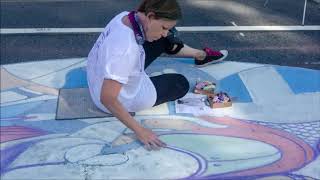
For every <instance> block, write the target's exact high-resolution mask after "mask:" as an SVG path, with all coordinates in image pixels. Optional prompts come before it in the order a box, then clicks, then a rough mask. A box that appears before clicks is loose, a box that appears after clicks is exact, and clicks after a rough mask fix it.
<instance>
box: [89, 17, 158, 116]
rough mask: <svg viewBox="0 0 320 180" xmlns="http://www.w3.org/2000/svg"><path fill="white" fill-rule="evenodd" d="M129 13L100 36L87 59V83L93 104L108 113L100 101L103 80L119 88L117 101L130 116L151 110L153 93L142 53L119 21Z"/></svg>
mask: <svg viewBox="0 0 320 180" xmlns="http://www.w3.org/2000/svg"><path fill="white" fill-rule="evenodd" d="M128 13H129V12H122V13H120V14H119V15H117V16H115V17H114V18H113V19H112V20H111V21H110V22H109V24H108V25H107V26H106V27H105V29H104V31H103V32H102V33H101V34H100V36H99V38H98V40H97V41H96V43H95V45H94V46H93V48H92V49H91V51H90V53H89V55H88V63H87V80H88V86H89V91H90V94H91V98H92V100H93V102H94V104H95V105H96V106H97V107H98V108H99V109H101V110H103V111H105V112H110V111H109V110H108V109H107V108H106V107H105V106H104V105H103V104H102V103H101V101H100V97H101V88H102V84H103V81H104V79H111V80H115V81H117V82H119V83H121V84H122V88H121V90H120V93H119V96H118V100H119V101H120V102H121V103H122V105H123V106H124V107H125V109H126V110H127V111H129V112H137V111H140V110H143V109H146V108H150V107H152V106H153V105H154V104H155V102H156V98H157V94H156V89H155V87H154V85H153V83H152V82H151V80H150V78H149V76H148V75H147V74H146V72H145V71H144V64H145V52H144V49H143V46H142V45H139V44H137V42H136V39H135V35H134V32H133V30H132V29H130V28H129V27H128V26H126V25H125V24H123V22H122V19H123V17H124V16H126V15H128Z"/></svg>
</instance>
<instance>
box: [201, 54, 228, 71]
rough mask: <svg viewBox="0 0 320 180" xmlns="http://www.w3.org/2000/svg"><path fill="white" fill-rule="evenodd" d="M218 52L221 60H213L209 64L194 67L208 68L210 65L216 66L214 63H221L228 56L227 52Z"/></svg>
mask: <svg viewBox="0 0 320 180" xmlns="http://www.w3.org/2000/svg"><path fill="white" fill-rule="evenodd" d="M220 52H221V53H222V54H223V57H222V58H221V59H219V60H215V61H211V62H209V63H207V64H202V65H195V67H198V68H201V67H205V66H208V65H210V64H216V63H219V62H221V61H223V60H224V59H225V58H226V57H227V56H228V51H227V50H221V51H220Z"/></svg>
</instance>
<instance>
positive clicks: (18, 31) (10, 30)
mask: <svg viewBox="0 0 320 180" xmlns="http://www.w3.org/2000/svg"><path fill="white" fill-rule="evenodd" d="M103 29H104V28H2V29H0V34H41V33H48V34H50V33H54V34H60V33H100V32H102V31H103ZM177 30H178V31H181V32H216V31H319V30H320V25H312V26H184V27H177Z"/></svg>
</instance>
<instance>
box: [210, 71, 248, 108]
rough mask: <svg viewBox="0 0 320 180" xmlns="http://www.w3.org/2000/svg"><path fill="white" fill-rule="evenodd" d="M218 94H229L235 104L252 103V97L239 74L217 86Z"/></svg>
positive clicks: (221, 81)
mask: <svg viewBox="0 0 320 180" xmlns="http://www.w3.org/2000/svg"><path fill="white" fill-rule="evenodd" d="M216 91H217V92H218V91H224V92H227V93H228V94H229V95H230V96H231V97H232V98H234V101H235V102H243V103H247V102H252V99H251V96H250V94H249V92H248V90H247V88H246V86H245V85H244V84H243V82H242V80H241V79H240V77H239V75H238V74H234V75H231V76H228V77H226V78H224V79H222V80H220V81H219V82H218V84H217V90H216Z"/></svg>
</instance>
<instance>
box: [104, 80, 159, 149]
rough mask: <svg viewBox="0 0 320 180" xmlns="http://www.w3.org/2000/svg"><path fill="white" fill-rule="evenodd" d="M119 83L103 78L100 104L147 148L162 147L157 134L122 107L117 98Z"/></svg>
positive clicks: (119, 88)
mask: <svg viewBox="0 0 320 180" xmlns="http://www.w3.org/2000/svg"><path fill="white" fill-rule="evenodd" d="M121 87H122V85H121V83H119V82H117V81H114V80H109V79H105V80H104V81H103V84H102V91H101V102H102V104H103V105H104V106H105V107H106V108H107V109H108V110H109V111H110V112H111V113H112V114H113V115H114V116H115V117H116V118H118V119H119V120H120V121H121V122H122V123H123V124H125V125H126V126H127V127H128V128H130V129H131V130H132V131H134V132H135V133H136V135H137V138H138V139H139V140H140V141H141V142H142V143H143V144H144V145H145V146H146V148H147V149H148V150H150V149H153V150H155V149H159V148H160V147H164V146H165V143H163V142H162V141H161V140H160V139H159V138H158V136H157V135H156V134H155V133H153V132H152V131H151V130H149V129H147V128H144V127H142V126H141V125H140V124H139V123H138V122H137V121H136V120H135V119H133V117H132V116H131V115H130V114H129V112H128V111H126V109H125V108H124V107H123V105H122V104H121V102H120V101H119V100H118V95H119V93H120V90H121Z"/></svg>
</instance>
